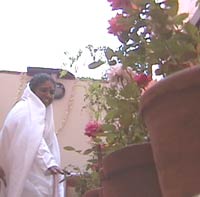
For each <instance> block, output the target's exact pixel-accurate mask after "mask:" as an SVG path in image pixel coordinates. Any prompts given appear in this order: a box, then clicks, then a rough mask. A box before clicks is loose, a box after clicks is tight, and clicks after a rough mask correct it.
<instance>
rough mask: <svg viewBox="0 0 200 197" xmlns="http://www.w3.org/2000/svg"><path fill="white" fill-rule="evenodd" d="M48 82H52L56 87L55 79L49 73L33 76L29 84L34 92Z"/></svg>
mask: <svg viewBox="0 0 200 197" xmlns="http://www.w3.org/2000/svg"><path fill="white" fill-rule="evenodd" d="M46 81H51V82H52V83H53V84H54V85H55V86H56V82H55V81H54V79H53V78H52V77H51V76H50V75H49V74H47V73H39V74H36V75H34V76H33V78H32V79H31V80H30V82H29V87H30V89H31V90H32V91H33V92H34V90H35V89H36V88H37V87H38V86H40V85H41V84H43V83H44V82H46Z"/></svg>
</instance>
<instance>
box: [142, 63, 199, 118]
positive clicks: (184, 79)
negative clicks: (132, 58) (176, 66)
mask: <svg viewBox="0 0 200 197" xmlns="http://www.w3.org/2000/svg"><path fill="white" fill-rule="evenodd" d="M177 82H178V83H177ZM191 87H193V88H197V87H198V88H199V90H200V66H199V65H197V66H193V67H190V68H186V69H184V70H181V71H178V72H176V73H174V74H172V75H170V76H168V77H166V78H164V79H162V80H160V81H159V82H157V83H155V84H154V85H153V86H152V87H150V88H149V89H148V90H147V91H145V92H144V94H143V95H142V97H141V100H140V114H141V115H142V114H143V111H144V109H145V108H146V107H147V106H149V105H150V103H151V102H155V100H157V99H160V98H161V97H163V96H164V95H166V94H171V93H174V92H178V91H182V90H183V89H188V88H191Z"/></svg>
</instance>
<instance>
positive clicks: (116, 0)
mask: <svg viewBox="0 0 200 197" xmlns="http://www.w3.org/2000/svg"><path fill="white" fill-rule="evenodd" d="M108 2H110V4H111V6H112V10H117V9H123V8H129V7H131V1H130V0H108Z"/></svg>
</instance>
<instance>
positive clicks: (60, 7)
mask: <svg viewBox="0 0 200 197" xmlns="http://www.w3.org/2000/svg"><path fill="white" fill-rule="evenodd" d="M114 15H115V13H114V12H113V11H111V7H110V5H109V3H108V2H107V0H76V1H74V0H71V1H70V0H6V1H3V0H2V1H0V27H1V31H0V70H13V71H26V68H27V67H28V66H30V67H46V68H64V67H63V63H65V62H66V61H67V56H66V55H65V54H64V52H68V54H69V55H72V56H73V55H74V54H76V53H77V52H78V50H79V49H84V48H85V46H87V45H88V44H92V45H93V46H105V45H106V46H110V47H112V48H116V47H118V46H119V45H120V43H119V41H118V40H117V38H116V37H115V36H114V35H111V34H109V33H108V30H107V28H108V26H109V24H108V20H109V19H110V18H111V17H113V16H114ZM87 61H89V60H87V58H85V59H84V62H82V65H81V66H79V67H80V69H79V71H77V72H78V73H79V74H78V75H81V73H82V75H84V74H85V75H88V73H89V75H90V74H91V75H95V72H96V74H100V72H101V70H98V69H97V70H96V71H94V70H90V71H89V72H88V70H87ZM65 69H67V70H68V68H66V66H65ZM86 70H87V71H86ZM71 72H73V70H71Z"/></svg>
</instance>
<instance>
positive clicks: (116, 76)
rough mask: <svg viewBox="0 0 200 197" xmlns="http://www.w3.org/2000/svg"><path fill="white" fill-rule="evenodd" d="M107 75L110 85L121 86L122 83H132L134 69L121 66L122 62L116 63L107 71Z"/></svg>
mask: <svg viewBox="0 0 200 197" xmlns="http://www.w3.org/2000/svg"><path fill="white" fill-rule="evenodd" d="M107 76H108V81H109V83H110V85H111V87H118V88H123V86H124V85H127V84H129V83H132V81H133V78H134V76H135V71H133V70H132V69H131V68H130V67H127V68H123V66H122V64H116V65H115V66H112V67H111V68H110V69H109V70H108V71H107Z"/></svg>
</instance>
